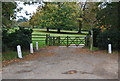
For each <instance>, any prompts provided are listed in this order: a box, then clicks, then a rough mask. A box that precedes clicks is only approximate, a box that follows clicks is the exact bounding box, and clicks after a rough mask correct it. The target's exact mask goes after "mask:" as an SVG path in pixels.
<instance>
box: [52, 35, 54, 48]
mask: <svg viewBox="0 0 120 81" xmlns="http://www.w3.org/2000/svg"><path fill="white" fill-rule="evenodd" d="M52 45H53V46H54V45H55V37H54V36H53V40H52Z"/></svg>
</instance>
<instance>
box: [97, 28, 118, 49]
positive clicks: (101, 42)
mask: <svg viewBox="0 0 120 81" xmlns="http://www.w3.org/2000/svg"><path fill="white" fill-rule="evenodd" d="M109 43H110V44H112V48H113V49H115V50H120V31H118V30H107V31H105V32H102V33H100V34H99V35H98V37H97V44H98V47H99V48H100V49H108V44H109Z"/></svg>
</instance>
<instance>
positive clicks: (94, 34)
mask: <svg viewBox="0 0 120 81" xmlns="http://www.w3.org/2000/svg"><path fill="white" fill-rule="evenodd" d="M92 30H93V46H94V47H98V44H97V36H98V35H99V34H100V33H101V31H100V30H101V29H100V28H93V29H92Z"/></svg>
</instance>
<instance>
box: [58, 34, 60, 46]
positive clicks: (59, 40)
mask: <svg viewBox="0 0 120 81" xmlns="http://www.w3.org/2000/svg"><path fill="white" fill-rule="evenodd" d="M58 45H60V36H59V37H58Z"/></svg>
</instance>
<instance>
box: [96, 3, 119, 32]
mask: <svg viewBox="0 0 120 81" xmlns="http://www.w3.org/2000/svg"><path fill="white" fill-rule="evenodd" d="M98 5H99V6H100V8H99V10H98V12H97V16H96V18H97V21H98V24H97V26H98V27H99V28H101V29H103V30H108V29H117V30H118V29H119V30H120V25H119V22H118V20H119V17H120V16H119V14H120V13H119V7H120V2H112V3H108V2H106V3H100V4H98Z"/></svg>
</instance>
